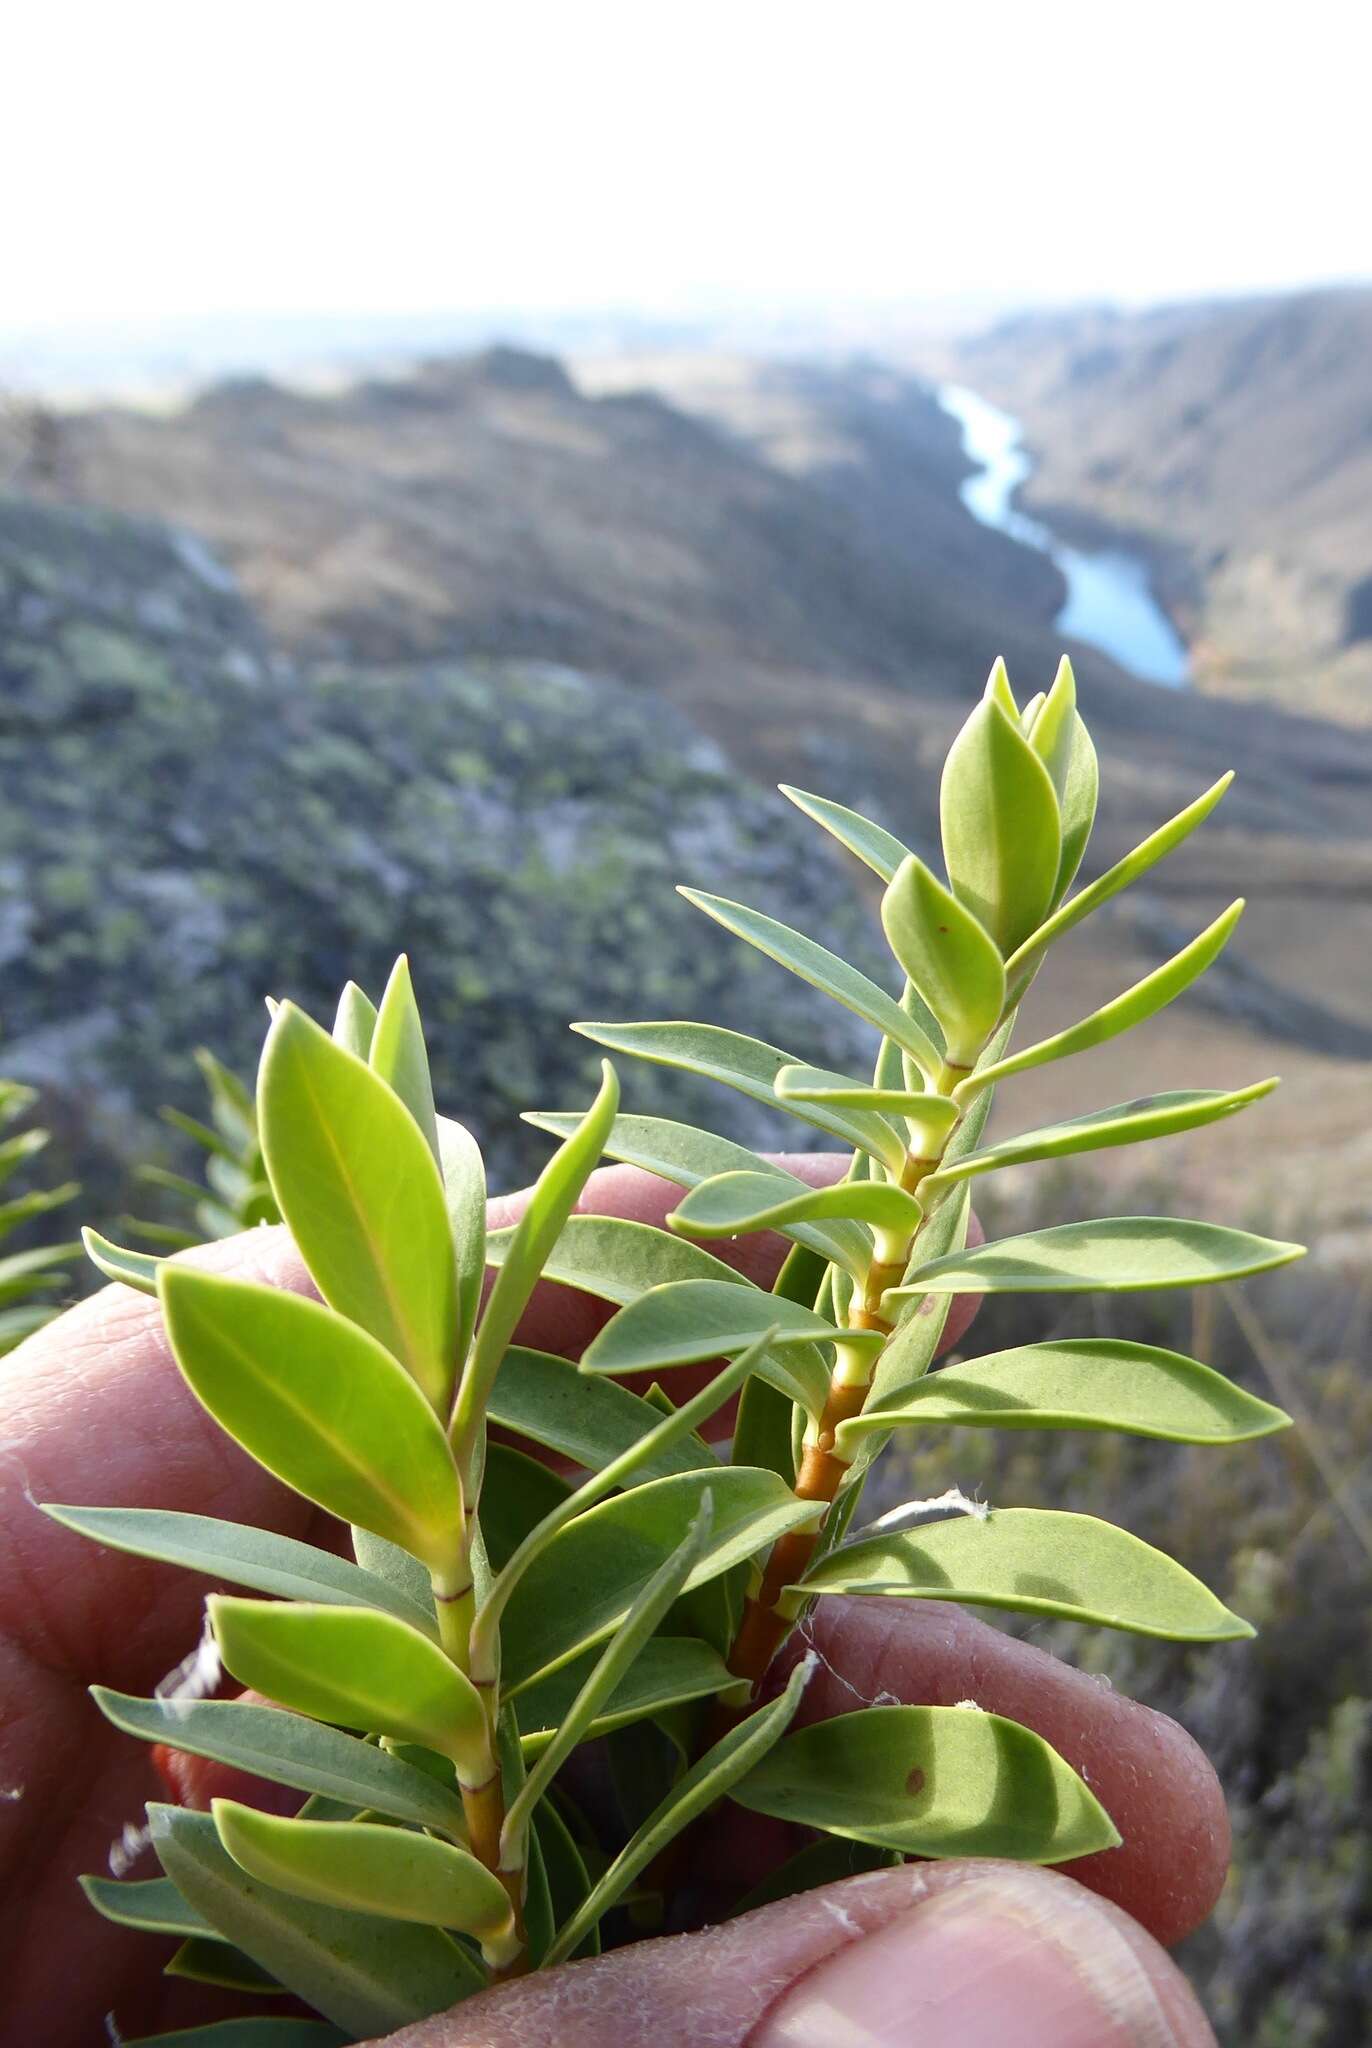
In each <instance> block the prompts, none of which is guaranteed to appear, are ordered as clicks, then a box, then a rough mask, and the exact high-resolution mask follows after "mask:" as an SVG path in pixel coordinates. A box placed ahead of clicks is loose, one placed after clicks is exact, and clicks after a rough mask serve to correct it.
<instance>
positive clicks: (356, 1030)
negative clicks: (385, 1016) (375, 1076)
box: [333, 981, 376, 1060]
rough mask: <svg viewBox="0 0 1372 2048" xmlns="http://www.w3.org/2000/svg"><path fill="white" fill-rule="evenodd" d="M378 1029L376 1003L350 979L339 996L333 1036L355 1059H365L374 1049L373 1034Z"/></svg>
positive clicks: (336, 1042)
mask: <svg viewBox="0 0 1372 2048" xmlns="http://www.w3.org/2000/svg"><path fill="white" fill-rule="evenodd" d="M375 1030H376V1004H375V1003H374V1002H373V1001H372V999H371V997H370V996H368V995H364V994H363V992H362V990H361V989H360V988H359V987H358V985H357V983H356V982H355V981H350V982H349V983H348V985H347V987H346V988H345V989H344V991H343V993H342V995H341V996H340V997H339V998H338V1011H337V1014H336V1015H335V1017H334V1020H333V1038H334V1043H335V1044H336V1045H341V1046H342V1048H343V1050H344V1052H350V1053H351V1054H352V1055H353V1057H354V1059H359V1060H365V1059H366V1058H367V1056H368V1054H369V1053H370V1052H371V1049H372V1034H373V1032H374V1031H375Z"/></svg>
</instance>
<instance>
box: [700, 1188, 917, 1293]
mask: <svg viewBox="0 0 1372 2048" xmlns="http://www.w3.org/2000/svg"><path fill="white" fill-rule="evenodd" d="M921 1214H922V1211H921V1209H920V1205H919V1203H918V1202H917V1201H916V1200H915V1199H914V1197H913V1196H912V1195H907V1194H906V1193H905V1191H904V1189H902V1188H899V1187H896V1186H895V1185H894V1183H892V1182H890V1181H851V1180H841V1181H835V1182H833V1183H832V1185H830V1186H829V1187H823V1188H811V1187H803V1186H800V1185H799V1184H798V1185H797V1188H796V1190H795V1191H794V1192H789V1191H787V1190H785V1189H781V1188H778V1186H777V1184H776V1182H775V1181H774V1180H772V1179H771V1177H770V1176H769V1175H767V1174H761V1173H721V1174H719V1175H718V1176H717V1177H716V1178H715V1179H714V1180H707V1181H702V1182H701V1183H700V1185H699V1186H698V1187H694V1188H692V1189H690V1191H689V1192H688V1193H687V1195H686V1197H685V1199H684V1201H682V1202H681V1203H679V1204H678V1206H677V1207H676V1208H675V1209H674V1210H673V1211H672V1213H671V1215H670V1216H669V1217H668V1218H667V1221H668V1223H669V1224H670V1225H671V1227H672V1229H673V1230H676V1231H681V1232H684V1233H685V1235H686V1236H688V1237H737V1236H739V1235H741V1234H742V1233H743V1232H745V1231H750V1230H781V1229H784V1228H785V1226H786V1225H787V1224H789V1223H796V1222H828V1221H829V1220H830V1219H831V1218H838V1219H842V1220H844V1221H847V1222H854V1223H863V1224H866V1225H868V1226H869V1227H870V1228H871V1229H872V1230H875V1231H879V1232H884V1233H889V1234H892V1235H898V1236H902V1237H905V1238H911V1237H913V1236H914V1234H915V1231H916V1230H917V1229H918V1227H919V1222H920V1217H921ZM860 1242H861V1241H860ZM871 1258H872V1247H871V1244H870V1242H866V1243H863V1244H862V1250H861V1254H860V1256H858V1257H857V1258H850V1256H849V1255H848V1254H847V1250H846V1247H845V1255H844V1257H843V1258H841V1259H839V1260H837V1261H836V1262H837V1263H838V1264H841V1265H845V1266H847V1267H848V1270H849V1271H850V1272H853V1273H854V1274H855V1275H856V1277H857V1278H858V1279H862V1278H864V1277H865V1275H866V1272H867V1267H868V1265H869V1264H870V1262H871Z"/></svg>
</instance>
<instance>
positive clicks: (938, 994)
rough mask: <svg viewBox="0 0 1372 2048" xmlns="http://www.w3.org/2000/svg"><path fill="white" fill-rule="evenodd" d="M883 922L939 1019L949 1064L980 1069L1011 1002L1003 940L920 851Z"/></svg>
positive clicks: (902, 870)
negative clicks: (999, 940) (986, 1048)
mask: <svg viewBox="0 0 1372 2048" xmlns="http://www.w3.org/2000/svg"><path fill="white" fill-rule="evenodd" d="M881 921H882V924H883V926H884V927H885V930H886V937H887V939H888V940H889V941H890V946H891V951H892V952H893V953H894V954H895V956H896V959H897V960H898V961H899V963H900V965H901V966H902V967H903V968H904V970H905V972H906V974H907V975H908V976H909V979H910V981H911V982H912V983H913V985H914V986H915V988H917V989H918V990H919V992H920V994H921V995H922V996H923V998H924V1000H925V1002H926V1003H927V1004H928V1005H929V1008H930V1009H931V1010H932V1011H933V1013H934V1016H935V1017H936V1018H937V1019H938V1022H939V1025H940V1027H941V1029H942V1031H943V1035H944V1038H945V1040H946V1041H947V1047H948V1061H949V1064H950V1065H952V1066H956V1067H970V1066H972V1065H973V1063H974V1062H975V1061H976V1059H977V1058H978V1057H979V1055H980V1053H981V1050H982V1048H983V1046H984V1045H985V1044H986V1041H987V1039H988V1038H990V1036H991V1034H992V1032H993V1031H994V1030H995V1029H996V1026H997V1025H998V1024H999V1023H1000V1017H1001V1011H1002V1009H1003V1008H1004V1006H1005V967H1004V964H1003V963H1002V960H1001V957H1000V952H999V950H998V948H997V946H996V943H995V940H994V939H993V938H992V937H991V935H990V933H989V932H988V931H987V930H986V928H985V926H984V925H982V924H981V923H979V921H978V920H977V918H975V917H974V916H973V914H972V912H971V911H970V910H968V909H967V908H966V906H965V905H964V904H962V903H960V902H959V901H958V899H957V897H956V896H954V895H952V894H951V893H950V892H949V891H948V890H947V889H945V888H944V886H943V884H942V882H940V881H939V880H938V879H937V878H936V877H935V876H934V875H932V874H931V873H930V871H929V869H928V868H927V867H926V866H925V865H924V862H923V861H922V860H919V859H917V858H916V856H915V855H914V854H913V853H912V854H911V855H910V856H909V858H908V859H907V860H905V861H903V862H902V864H901V866H900V867H899V868H898V869H897V871H896V873H895V875H894V876H893V878H892V880H891V883H890V886H889V887H888V889H887V891H886V894H885V895H884V896H883V897H882V899H881Z"/></svg>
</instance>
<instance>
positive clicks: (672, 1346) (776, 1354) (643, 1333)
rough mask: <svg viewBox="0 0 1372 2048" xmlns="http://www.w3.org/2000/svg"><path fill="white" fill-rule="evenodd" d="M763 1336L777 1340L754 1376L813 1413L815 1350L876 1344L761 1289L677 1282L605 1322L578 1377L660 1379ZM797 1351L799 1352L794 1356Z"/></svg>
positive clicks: (819, 1389)
mask: <svg viewBox="0 0 1372 2048" xmlns="http://www.w3.org/2000/svg"><path fill="white" fill-rule="evenodd" d="M769 1330H775V1333H776V1334H775V1336H774V1337H773V1338H772V1341H771V1343H770V1344H769V1345H768V1347H767V1351H766V1354H765V1356H763V1357H761V1358H760V1359H759V1361H758V1363H757V1367H756V1370H757V1372H758V1373H759V1375H760V1377H761V1378H763V1379H765V1380H767V1381H768V1382H769V1384H770V1385H772V1386H774V1387H777V1388H778V1391H779V1392H781V1393H784V1394H785V1395H786V1397H787V1399H788V1400H794V1401H799V1402H801V1403H802V1405H803V1406H804V1407H805V1408H807V1409H808V1410H809V1411H810V1412H811V1413H812V1414H813V1413H818V1412H819V1409H822V1408H823V1406H824V1402H825V1398H826V1395H827V1392H828V1384H829V1370H828V1367H827V1366H826V1364H825V1362H824V1359H823V1357H822V1355H821V1354H820V1353H819V1352H818V1351H817V1350H815V1349H814V1347H815V1346H816V1345H817V1344H823V1343H832V1342H837V1341H839V1340H840V1339H841V1340H842V1341H843V1342H844V1343H845V1344H852V1345H853V1346H854V1348H855V1349H861V1348H863V1347H866V1348H868V1349H872V1350H880V1348H881V1343H882V1338H881V1335H880V1333H879V1332H874V1331H851V1330H839V1329H836V1328H835V1327H834V1325H833V1324H831V1323H826V1322H825V1320H824V1319H823V1317H822V1316H817V1315H816V1314H815V1313H814V1311H813V1310H812V1309H806V1308H801V1307H800V1306H799V1305H798V1304H797V1303H795V1302H790V1301H780V1300H778V1299H777V1298H776V1296H775V1295H771V1294H764V1293H763V1292H762V1291H761V1289H760V1288H755V1287H747V1288H744V1287H724V1286H720V1285H719V1284H718V1283H717V1282H716V1281H713V1280H680V1281H676V1282H674V1283H672V1284H670V1285H668V1286H666V1287H654V1288H650V1289H649V1291H648V1292H647V1293H646V1294H642V1295H640V1296H639V1297H638V1299H637V1300H636V1301H633V1302H630V1303H629V1305H628V1306H627V1307H626V1308H622V1309H621V1310H620V1312H619V1314H618V1315H617V1316H612V1317H611V1319H610V1321H609V1322H608V1323H607V1324H606V1325H605V1327H604V1329H603V1330H601V1331H600V1332H599V1334H598V1335H597V1336H595V1337H593V1338H592V1340H591V1342H590V1343H589V1344H588V1345H587V1347H586V1350H585V1351H584V1352H583V1354H582V1359H581V1370H582V1371H583V1372H584V1373H602V1372H603V1373H627V1372H665V1371H667V1370H669V1369H670V1368H671V1367H674V1366H678V1365H696V1364H698V1363H700V1362H701V1361H702V1360H704V1359H708V1358H715V1357H722V1358H732V1357H734V1356H736V1354H737V1353H738V1352H739V1351H741V1350H742V1349H743V1348H744V1346H745V1345H749V1344H756V1343H757V1342H758V1341H759V1339H760V1338H762V1337H764V1336H766V1334H767V1332H768V1331H769ZM797 1346H799V1347H802V1348H800V1349H799V1350H798V1351H796V1350H795V1349H794V1347H797ZM783 1354H784V1355H783ZM816 1402H818V1408H816V1405H815V1404H816Z"/></svg>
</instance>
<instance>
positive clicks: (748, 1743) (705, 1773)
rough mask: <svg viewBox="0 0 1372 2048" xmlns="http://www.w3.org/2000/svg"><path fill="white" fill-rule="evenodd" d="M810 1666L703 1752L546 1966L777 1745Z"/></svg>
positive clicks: (566, 1929) (570, 1949)
mask: <svg viewBox="0 0 1372 2048" xmlns="http://www.w3.org/2000/svg"><path fill="white" fill-rule="evenodd" d="M811 1664H812V1660H811V1659H809V1658H807V1659H806V1660H805V1661H804V1662H803V1663H801V1664H798V1665H797V1666H796V1668H795V1670H794V1671H793V1672H792V1673H791V1675H790V1677H789V1679H788V1680H787V1681H786V1685H785V1688H784V1689H783V1691H782V1692H781V1693H780V1695H779V1696H778V1697H777V1698H776V1699H774V1700H773V1701H772V1702H771V1703H770V1705H768V1706H765V1707H760V1708H759V1709H758V1711H757V1712H756V1713H754V1714H750V1715H749V1716H748V1718H747V1719H746V1720H744V1721H740V1722H739V1724H738V1726H737V1727H736V1728H733V1729H731V1730H730V1732H729V1733H728V1734H727V1735H726V1736H725V1737H724V1739H723V1741H722V1742H717V1743H716V1744H715V1745H714V1747H713V1749H707V1750H706V1752H705V1754H704V1756H703V1757H701V1758H700V1760H699V1762H698V1763H695V1764H692V1766H691V1768H690V1769H689V1770H688V1771H687V1772H685V1774H684V1775H683V1776H682V1777H681V1778H680V1779H678V1781H677V1783H676V1784H675V1785H674V1786H673V1787H672V1790H671V1791H670V1792H669V1793H668V1795H667V1797H666V1799H664V1800H663V1802H662V1804H661V1805H660V1806H659V1807H658V1808H657V1810H656V1811H655V1812H654V1813H651V1814H650V1815H649V1816H648V1818H647V1820H645V1821H644V1823H643V1825H642V1826H641V1827H640V1828H638V1829H637V1831H636V1832H635V1833H634V1835H633V1836H632V1837H631V1838H630V1840H629V1841H628V1842H626V1843H625V1845H624V1847H623V1848H622V1849H621V1850H620V1852H619V1854H618V1856H616V1858H615V1860H614V1862H613V1863H612V1864H611V1865H610V1867H609V1869H608V1870H607V1871H606V1872H605V1874H604V1876H603V1877H602V1878H601V1879H600V1881H599V1882H598V1883H597V1884H596V1885H595V1887H594V1888H593V1890H592V1891H591V1893H590V1894H589V1896H588V1897H587V1898H586V1899H585V1901H584V1902H583V1904H582V1905H581V1907H580V1908H579V1910H578V1911H577V1912H576V1913H574V1914H573V1916H572V1918H571V1919H570V1920H569V1921H567V1922H566V1924H565V1925H564V1926H563V1927H562V1928H561V1929H560V1930H559V1932H558V1936H557V1940H556V1941H555V1942H554V1943H553V1946H552V1948H551V1949H550V1950H549V1951H548V1955H547V1958H546V1960H547V1962H548V1963H549V1964H553V1963H559V1962H565V1961H566V1959H567V1957H568V1956H570V1955H572V1954H574V1953H575V1951H576V1949H577V1947H578V1946H579V1945H580V1943H581V1940H582V1938H583V1936H584V1935H585V1934H586V1933H587V1931H588V1930H589V1929H590V1928H592V1927H594V1926H595V1924H596V1922H597V1921H598V1920H600V1919H601V1918H602V1917H603V1916H604V1915H605V1914H606V1913H608V1912H609V1910H610V1908H611V1907H612V1906H613V1905H614V1903H615V1901H616V1900H617V1899H619V1898H621V1897H622V1896H623V1894H624V1893H625V1892H626V1891H627V1890H628V1888H629V1886H630V1885H631V1884H632V1883H633V1881H634V1879H635V1878H636V1877H637V1876H638V1875H639V1873H640V1872H641V1871H643V1870H646V1869H647V1867H648V1865H649V1864H650V1863H651V1862H653V1860H654V1858H655V1857H656V1856H658V1854H659V1853H660V1852H661V1851H662V1850H663V1849H664V1848H665V1847H666V1846H667V1844H668V1842H670V1841H672V1840H673V1839H674V1838H675V1837H676V1836H677V1835H679V1834H680V1833H681V1831H682V1829H683V1828H685V1827H688V1826H689V1825H690V1823H691V1822H692V1821H693V1820H694V1819H695V1818H696V1816H697V1815H698V1814H702V1813H705V1812H707V1811H708V1810H709V1808H710V1807H712V1806H713V1805H715V1803H716V1802H717V1801H718V1800H720V1799H722V1798H723V1797H724V1795H725V1793H726V1792H728V1791H730V1790H732V1788H733V1786H734V1785H736V1784H737V1783H738V1781H739V1779H740V1778H742V1777H743V1776H744V1775H745V1773H747V1772H748V1771H750V1770H751V1769H752V1768H753V1767H754V1766H755V1765H756V1764H758V1763H759V1762H760V1761H761V1760H762V1758H763V1757H764V1756H765V1755H766V1754H767V1752H768V1750H769V1749H771V1747H772V1746H773V1744H774V1743H776V1742H778V1741H779V1740H780V1738H781V1736H782V1735H783V1734H784V1733H785V1731H786V1729H787V1728H788V1727H789V1726H790V1724H791V1722H792V1720H793V1719H794V1718H795V1712H796V1708H797V1707H798V1706H799V1705H800V1696H801V1693H802V1692H803V1691H804V1689H805V1685H806V1681H807V1680H808V1678H809V1675H810V1669H811Z"/></svg>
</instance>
